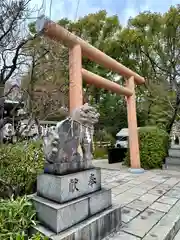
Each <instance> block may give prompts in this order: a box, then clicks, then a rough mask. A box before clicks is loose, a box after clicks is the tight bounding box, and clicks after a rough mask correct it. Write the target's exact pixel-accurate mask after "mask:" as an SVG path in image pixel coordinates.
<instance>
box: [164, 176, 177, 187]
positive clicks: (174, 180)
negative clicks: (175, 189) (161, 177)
mask: <svg viewBox="0 0 180 240" xmlns="http://www.w3.org/2000/svg"><path fill="white" fill-rule="evenodd" d="M179 181H180V179H179V178H174V177H172V178H170V179H168V180H167V181H166V184H168V185H170V186H174V185H175V184H177V183H179Z"/></svg>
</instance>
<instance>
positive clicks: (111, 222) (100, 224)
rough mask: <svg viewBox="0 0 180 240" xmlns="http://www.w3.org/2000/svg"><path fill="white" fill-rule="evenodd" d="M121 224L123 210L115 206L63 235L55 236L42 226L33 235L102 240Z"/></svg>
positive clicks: (35, 229)
mask: <svg viewBox="0 0 180 240" xmlns="http://www.w3.org/2000/svg"><path fill="white" fill-rule="evenodd" d="M121 223H122V221H121V208H120V206H119V205H114V206H112V207H111V208H109V209H107V210H105V211H103V212H100V213H97V214H96V215H94V216H93V217H90V218H89V219H87V220H85V221H83V222H81V223H78V224H76V225H75V226H73V227H71V228H69V229H67V230H65V231H63V232H62V233H59V234H55V233H54V232H52V231H50V230H48V228H46V227H44V226H42V225H37V226H35V227H34V228H33V229H31V233H32V234H33V233H36V232H40V233H41V234H43V235H45V236H47V237H48V238H49V240H72V239H73V240H101V239H103V238H104V237H106V236H108V235H109V234H110V233H112V232H113V231H117V230H119V229H120V227H121Z"/></svg>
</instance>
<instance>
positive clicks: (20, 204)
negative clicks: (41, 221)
mask: <svg viewBox="0 0 180 240" xmlns="http://www.w3.org/2000/svg"><path fill="white" fill-rule="evenodd" d="M34 224H36V223H35V210H34V208H33V206H32V204H31V203H30V202H29V201H27V198H26V197H23V198H20V197H18V198H17V199H16V200H14V199H13V198H11V199H9V200H2V199H1V200H0V239H3V240H6V239H8V240H9V239H16V237H17V236H18V235H23V234H25V235H26V234H27V230H28V228H29V227H31V226H32V225H34Z"/></svg>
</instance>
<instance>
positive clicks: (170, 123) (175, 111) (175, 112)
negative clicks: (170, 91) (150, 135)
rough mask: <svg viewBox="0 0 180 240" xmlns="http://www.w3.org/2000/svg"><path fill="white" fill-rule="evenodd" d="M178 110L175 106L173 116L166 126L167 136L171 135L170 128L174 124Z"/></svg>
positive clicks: (177, 106)
mask: <svg viewBox="0 0 180 240" xmlns="http://www.w3.org/2000/svg"><path fill="white" fill-rule="evenodd" d="M178 109H179V105H177V104H176V107H175V110H174V113H173V116H172V118H171V120H170V121H169V123H168V124H167V127H166V131H167V133H168V134H170V133H171V129H172V126H173V124H174V121H175V120H176V116H177V113H178Z"/></svg>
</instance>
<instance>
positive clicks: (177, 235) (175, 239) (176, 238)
mask: <svg viewBox="0 0 180 240" xmlns="http://www.w3.org/2000/svg"><path fill="white" fill-rule="evenodd" d="M173 240H180V230H179V231H178V232H177V234H176V236H175V238H174V239H173Z"/></svg>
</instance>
